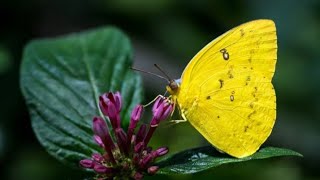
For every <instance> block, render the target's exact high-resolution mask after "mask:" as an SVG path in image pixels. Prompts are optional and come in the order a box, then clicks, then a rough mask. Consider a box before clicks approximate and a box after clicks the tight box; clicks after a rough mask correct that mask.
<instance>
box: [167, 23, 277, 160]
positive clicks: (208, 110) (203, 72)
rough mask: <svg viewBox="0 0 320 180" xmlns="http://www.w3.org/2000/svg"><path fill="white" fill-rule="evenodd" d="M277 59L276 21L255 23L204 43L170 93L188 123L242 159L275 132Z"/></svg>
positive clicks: (171, 84)
mask: <svg viewBox="0 0 320 180" xmlns="http://www.w3.org/2000/svg"><path fill="white" fill-rule="evenodd" d="M276 61H277V35H276V27H275V24H274V22H273V21H272V20H255V21H251V22H248V23H245V24H242V25H240V26H238V27H235V28H233V29H231V30H229V31H228V32H226V33H224V34H223V35H221V36H220V37H218V38H217V39H215V40H213V41H212V42H210V43H209V44H208V45H206V46H205V47H204V48H203V49H202V50H201V51H200V52H199V53H198V54H196V55H195V56H194V57H193V59H192V60H191V61H190V62H189V64H188V65H187V67H186V68H185V70H184V72H183V74H182V77H181V79H180V80H175V81H171V82H170V83H169V85H168V86H167V90H168V91H169V93H170V94H171V95H170V96H169V99H170V100H171V101H172V102H174V103H175V104H176V105H177V106H178V109H179V111H180V113H181V116H182V118H183V119H184V121H189V122H190V123H191V124H192V125H193V126H194V127H195V128H196V129H197V130H198V131H199V132H200V133H201V134H202V135H203V136H204V137H205V138H206V139H207V140H208V141H209V142H210V143H211V144H212V145H213V146H214V147H215V148H217V149H218V150H220V151H223V152H225V153H227V154H229V155H231V156H234V157H237V158H242V157H246V156H249V155H252V154H253V153H255V152H256V151H257V150H258V149H259V147H260V146H261V145H262V144H263V143H264V142H265V141H266V139H267V138H268V137H269V135H270V134H271V131H272V128H273V126H274V123H275V120H276V95H275V90H274V88H273V85H272V83H271V80H272V77H273V74H274V71H275V65H276Z"/></svg>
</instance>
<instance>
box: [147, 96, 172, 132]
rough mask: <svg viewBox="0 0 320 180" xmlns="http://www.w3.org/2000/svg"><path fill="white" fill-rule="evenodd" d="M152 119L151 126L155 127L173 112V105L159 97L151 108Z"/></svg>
mask: <svg viewBox="0 0 320 180" xmlns="http://www.w3.org/2000/svg"><path fill="white" fill-rule="evenodd" d="M152 111H153V118H152V121H151V125H152V126H157V125H158V124H159V123H160V121H162V120H164V119H166V118H167V117H168V116H169V115H171V113H172V111H173V103H171V102H170V101H169V100H167V99H164V98H162V97H159V98H158V100H157V101H156V102H155V103H154V105H153V108H152Z"/></svg>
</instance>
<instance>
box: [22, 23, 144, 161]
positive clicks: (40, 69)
mask: <svg viewBox="0 0 320 180" xmlns="http://www.w3.org/2000/svg"><path fill="white" fill-rule="evenodd" d="M131 63H132V49H131V45H130V42H129V40H128V38H127V37H126V36H125V35H124V34H123V33H122V32H120V31H119V30H118V29H116V28H113V27H105V28H100V29H96V30H91V31H86V32H82V33H76V34H71V35H67V36H63V37H58V38H53V39H44V40H36V41H33V42H31V43H29V44H28V45H27V46H26V48H25V50H24V54H23V61H22V65H21V78H20V84H21V89H22V92H23V95H24V97H25V100H26V103H27V106H28V108H29V111H30V115H31V120H32V127H33V130H34V132H35V134H36V136H37V138H38V139H39V141H40V143H41V144H42V145H43V146H44V147H45V148H46V149H47V151H48V152H49V153H50V154H51V155H53V156H54V157H56V158H58V159H59V160H61V161H63V162H66V163H67V164H71V165H73V166H78V162H79V160H81V159H83V158H86V157H90V156H91V153H92V152H94V151H98V150H99V148H98V146H97V145H96V144H95V143H94V141H93V138H92V135H93V132H92V129H91V128H92V118H93V116H96V115H101V112H100V111H99V109H98V96H99V95H101V94H102V93H104V92H108V91H113V92H115V91H118V90H119V91H120V92H121V94H122V98H123V106H122V114H121V116H122V125H123V126H125V127H127V126H128V123H129V116H130V111H131V109H132V108H133V107H134V105H136V104H137V103H140V102H141V99H142V85H141V84H142V83H141V78H140V76H138V75H137V74H136V73H134V72H132V71H131V70H130V69H129V67H130V66H131ZM101 116H102V115H101Z"/></svg>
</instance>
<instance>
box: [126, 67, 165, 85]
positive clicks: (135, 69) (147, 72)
mask: <svg viewBox="0 0 320 180" xmlns="http://www.w3.org/2000/svg"><path fill="white" fill-rule="evenodd" d="M130 69H132V70H134V71H139V72H143V73H146V74H151V75H153V76H157V77H158V78H161V79H165V80H166V81H168V82H170V79H169V78H165V77H163V76H160V75H159V74H155V73H152V72H149V71H144V70H141V69H137V68H134V67H130ZM161 72H162V71H161Z"/></svg>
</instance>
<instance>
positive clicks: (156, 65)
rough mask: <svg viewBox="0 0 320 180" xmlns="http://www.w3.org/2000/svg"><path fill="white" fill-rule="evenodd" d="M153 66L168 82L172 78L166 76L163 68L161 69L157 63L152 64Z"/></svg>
mask: <svg viewBox="0 0 320 180" xmlns="http://www.w3.org/2000/svg"><path fill="white" fill-rule="evenodd" d="M154 66H155V67H156V68H157V69H158V70H159V71H160V72H161V73H162V74H163V75H164V76H165V77H166V78H167V80H168V81H169V82H170V81H171V80H172V79H171V78H170V77H169V76H168V74H167V73H166V72H164V70H162V69H161V68H160V66H158V64H154Z"/></svg>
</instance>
